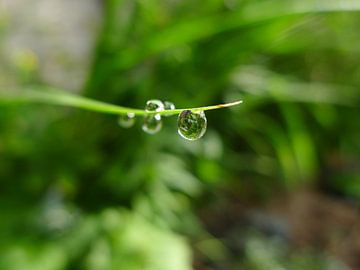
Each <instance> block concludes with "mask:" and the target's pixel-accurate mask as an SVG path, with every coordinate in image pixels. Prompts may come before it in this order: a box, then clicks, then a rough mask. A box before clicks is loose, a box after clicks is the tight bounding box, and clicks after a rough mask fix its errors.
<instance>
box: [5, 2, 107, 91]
mask: <svg viewBox="0 0 360 270" xmlns="http://www.w3.org/2000/svg"><path fill="white" fill-rule="evenodd" d="M100 9H101V6H100V4H99V2H98V1H96V0H76V1H72V0H38V1H31V0H30V1H29V0H1V2H0V14H1V15H2V16H1V17H2V21H3V24H5V25H7V28H6V32H5V34H4V35H3V36H2V39H1V48H2V50H1V57H2V61H1V62H2V65H4V64H5V63H6V64H7V65H8V66H10V67H11V66H12V67H13V69H15V68H16V67H17V66H19V65H20V66H21V65H23V64H24V63H23V62H24V61H25V62H29V61H30V63H29V65H31V66H30V67H29V68H30V69H34V70H37V71H38V72H39V76H40V80H41V81H43V82H44V83H46V84H50V85H54V86H58V87H62V88H65V89H69V90H79V89H81V87H82V86H83V84H84V82H85V80H86V79H87V77H86V76H87V74H88V69H89V66H90V63H91V62H92V53H93V50H94V47H95V39H96V37H97V35H98V31H99V27H100V20H101V17H100V13H101V12H100ZM2 76H4V75H2ZM0 83H1V80H0Z"/></svg>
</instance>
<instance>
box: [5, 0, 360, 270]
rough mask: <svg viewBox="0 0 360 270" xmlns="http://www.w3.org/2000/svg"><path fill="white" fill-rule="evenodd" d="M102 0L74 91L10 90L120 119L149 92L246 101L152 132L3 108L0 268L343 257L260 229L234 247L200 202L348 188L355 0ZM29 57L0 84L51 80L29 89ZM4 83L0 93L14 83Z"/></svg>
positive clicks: (315, 265)
mask: <svg viewBox="0 0 360 270" xmlns="http://www.w3.org/2000/svg"><path fill="white" fill-rule="evenodd" d="M102 5H103V14H102V17H103V25H102V28H101V30H100V32H99V37H98V41H97V46H96V50H95V51H94V56H93V64H92V66H91V69H90V70H89V73H88V80H87V82H86V85H85V86H84V89H81V93H79V95H74V94H71V95H70V94H69V93H66V94H65V93H62V92H61V93H56V94H53V93H49V92H46V93H44V92H42V93H41V95H39V94H38V92H31V94H29V95H28V94H26V95H23V92H24V91H25V90H20V92H21V91H23V92H22V94H21V95H20V96H17V97H16V102H24V101H29V100H31V101H34V100H37V101H42V102H46V103H52V104H57V105H72V106H75V107H80V108H85V109H90V110H95V111H97V112H109V113H114V114H115V116H116V117H118V114H119V113H127V112H133V113H136V114H139V115H140V114H146V112H144V111H143V110H134V109H129V108H143V107H144V103H145V101H146V100H149V99H152V98H154V97H155V98H159V99H161V100H171V101H173V102H174V103H175V104H176V106H177V107H179V108H186V107H190V109H191V108H192V107H194V108H196V109H195V110H200V109H201V110H204V109H212V108H214V109H215V108H218V106H214V107H210V108H209V107H206V108H197V107H196V106H199V105H203V104H218V103H220V102H223V101H224V102H231V101H234V100H244V101H245V102H244V104H242V105H241V106H235V107H232V108H229V109H228V110H218V111H209V112H208V113H207V117H208V121H209V127H208V128H209V131H208V132H207V134H206V135H205V136H204V137H203V138H202V139H201V140H199V141H196V142H186V141H184V140H182V139H181V138H180V137H179V136H176V134H175V132H174V130H176V127H175V125H176V123H175V121H171V120H173V119H164V128H163V130H162V131H161V132H159V133H158V134H157V135H156V136H148V135H146V134H144V133H143V132H140V128H134V129H121V128H119V127H118V125H117V121H116V120H117V119H115V118H114V117H113V115H111V114H110V115H103V114H99V113H96V112H92V111H82V110H75V109H69V108H60V107H54V106H39V105H26V106H23V105H24V104H22V106H0V110H1V113H0V185H1V196H0V221H1V222H0V239H1V240H2V241H1V242H2V244H1V246H0V254H1V256H0V269H9V270H12V269H14V270H15V269H36V270H37V269H39V270H41V269H44V270H45V269H49V270H52V269H59V270H60V269H125V270H126V269H179V270H180V269H184V270H186V269H191V268H192V267H191V265H192V259H193V257H194V254H197V253H200V254H202V255H203V256H205V257H206V258H207V259H208V260H209V261H210V262H212V263H214V264H216V263H218V262H220V263H219V264H220V265H221V262H222V261H223V260H224V258H226V260H228V264H226V265H231V266H233V265H234V266H235V267H237V266H239V265H240V266H246V267H248V268H246V269H271V268H269V265H271V266H273V267H272V268H273V269H305V268H306V269H329V268H330V266H329V265H330V264H331V265H335V266H334V269H343V268H342V266H341V267H340V266H338V264H337V263H335V262H333V261H332V259H329V260H328V259H327V258H324V255H319V256H317V255H314V257H313V256H312V255H308V254H305V255H304V254H302V253H299V254H297V253H296V252H294V253H292V252H284V251H283V249H282V247H278V246H276V245H273V243H272V242H271V240H267V239H263V238H261V237H260V238H258V237H257V236H254V237H249V239H246V241H247V242H246V244H245V246H244V250H243V252H242V253H241V254H242V256H241V257H240V258H234V257H233V256H231V252H230V251H229V250H228V247H227V246H226V245H225V244H224V243H223V242H222V239H220V238H218V239H217V238H215V237H213V236H211V235H210V233H209V232H207V229H205V226H203V225H202V224H201V222H200V220H199V217H198V215H197V213H198V212H197V211H198V210H199V209H201V207H202V206H203V205H206V204H208V203H209V199H208V196H210V195H211V194H217V195H218V196H219V197H223V199H224V200H228V199H229V198H228V197H229V196H228V195H229V194H231V195H232V197H235V198H237V199H243V200H249V201H256V202H259V201H264V200H266V199H268V198H271V197H272V195H273V194H277V193H274V192H278V191H279V190H292V189H294V188H296V187H299V186H302V185H303V184H307V185H309V184H311V185H319V186H324V187H325V188H326V189H327V190H331V191H332V192H335V193H337V194H340V195H342V196H344V197H346V198H347V199H350V200H353V201H356V200H357V201H358V200H359V198H360V188H359V181H358V180H359V175H360V174H359V164H358V162H359V161H358V153H359V152H360V141H359V139H358V138H360V122H359V121H357V119H359V117H360V114H359V110H358V107H359V102H360V94H359V91H358V87H359V85H360V76H359V72H360V71H359V65H358V63H359V61H360V51H359V48H360V38H359V33H358V32H359V31H357V30H358V29H359V25H360V20H359V10H360V3H359V2H358V1H352V0H345V1H332V0H322V1H311V0H307V1H295V0H294V1H281V0H278V1H265V0H258V1H252V0H251V1H250V0H249V1H236V0H234V1H231V0H229V1H218V0H211V1H199V0H196V1H157V0H148V1H133V0H108V1H103V3H102ZM350 11H351V12H350ZM3 27H6V26H2V23H1V18H0V28H3ZM0 30H1V33H0V34H1V35H2V29H0ZM0 57H3V56H0ZM29 62H31V61H29ZM30 64H31V63H30ZM30 64H29V65H28V66H26V65H24V66H21V65H20V66H17V67H12V68H14V69H11V68H9V67H6V66H5V67H4V66H0V71H1V74H0V85H1V84H3V82H8V81H9V80H11V81H16V83H14V84H15V87H12V88H11V89H13V88H17V89H34V88H36V89H37V90H40V91H42V90H41V89H48V88H47V87H42V86H41V87H40V86H39V87H38V86H37V87H34V84H35V85H41V81H40V80H39V79H38V76H37V74H36V71H34V70H32V69H31V67H30V66H31V65H30ZM14 70H15V72H13V71H14ZM29 72H30V73H29ZM24 74H25V75H24ZM29 74H31V76H30V78H31V80H30V79H29ZM5 78H6V79H5ZM13 86H14V85H13ZM39 88H41V89H39ZM4 89H10V88H6V87H5V88H3V87H1V90H0V95H1V96H2V97H4V96H7V97H8V98H7V100H5V99H4V98H2V99H1V103H2V105H4V104H3V103H8V104H9V100H10V98H9V96H11V97H14V95H13V93H9V92H8V91H6V90H4ZM52 89H53V88H52ZM27 93H29V92H27ZM19 97H21V98H20V99H19ZM24 99H26V100H24ZM14 101H15V99H14V98H12V99H11V102H14ZM109 104H121V105H126V108H123V107H119V106H117V105H109ZM194 108H192V109H194ZM181 111H182V110H180V109H179V110H172V111H164V112H161V113H163V114H168V113H174V114H178V113H179V112H181ZM136 125H139V123H136V124H135V126H136ZM224 222H225V221H224ZM268 241H270V244H269V243H268ZM273 247H274V248H273ZM286 248H287V247H286ZM200 257H201V256H200ZM235 257H236V256H235ZM328 266H329V267H328ZM326 267H328V268H326ZM230 269H231V268H230Z"/></svg>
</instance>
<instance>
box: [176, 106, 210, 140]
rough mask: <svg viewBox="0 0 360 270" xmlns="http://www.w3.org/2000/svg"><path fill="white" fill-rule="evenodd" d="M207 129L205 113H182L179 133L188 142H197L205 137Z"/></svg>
mask: <svg viewBox="0 0 360 270" xmlns="http://www.w3.org/2000/svg"><path fill="white" fill-rule="evenodd" d="M206 127H207V120H206V116H205V113H204V112H203V111H200V112H192V111H190V110H185V111H182V112H181V113H180V114H179V117H178V133H179V134H180V136H181V137H183V138H184V139H186V140H190V141H195V140H198V139H200V138H201V137H202V136H204V134H205V131H206Z"/></svg>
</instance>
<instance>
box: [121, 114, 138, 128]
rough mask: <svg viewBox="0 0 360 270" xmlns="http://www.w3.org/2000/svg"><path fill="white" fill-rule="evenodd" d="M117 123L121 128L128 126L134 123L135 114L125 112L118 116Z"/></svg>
mask: <svg viewBox="0 0 360 270" xmlns="http://www.w3.org/2000/svg"><path fill="white" fill-rule="evenodd" d="M118 124H119V125H120V126H121V127H123V128H130V127H132V126H133V125H134V124H135V114H134V113H125V114H121V115H120V116H119V118H118Z"/></svg>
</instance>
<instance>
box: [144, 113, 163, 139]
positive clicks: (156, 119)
mask: <svg viewBox="0 0 360 270" xmlns="http://www.w3.org/2000/svg"><path fill="white" fill-rule="evenodd" d="M161 128H162V121H161V116H160V114H149V115H145V116H144V123H143V125H142V129H143V131H145V132H146V133H148V134H155V133H158V132H159V131H160V130H161Z"/></svg>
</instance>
